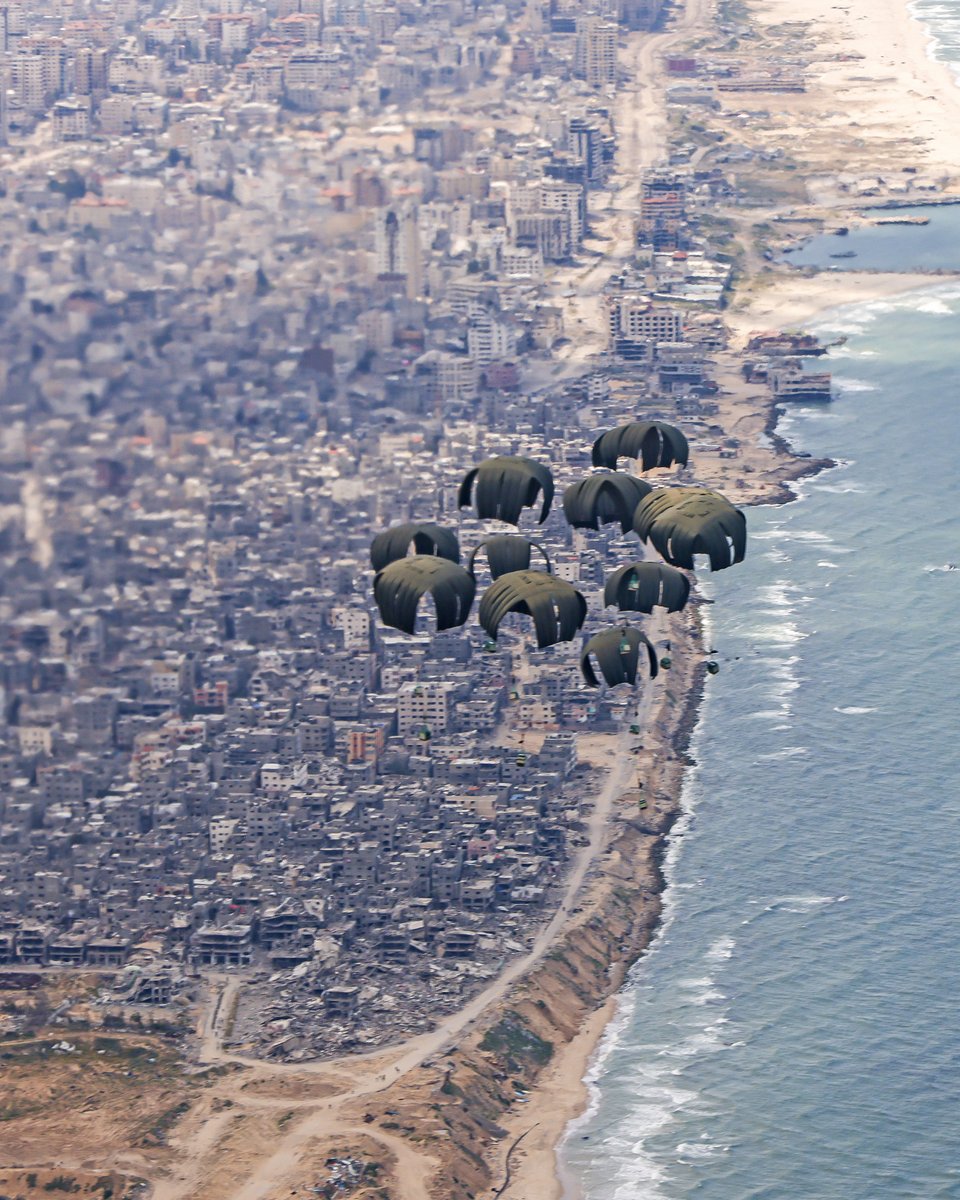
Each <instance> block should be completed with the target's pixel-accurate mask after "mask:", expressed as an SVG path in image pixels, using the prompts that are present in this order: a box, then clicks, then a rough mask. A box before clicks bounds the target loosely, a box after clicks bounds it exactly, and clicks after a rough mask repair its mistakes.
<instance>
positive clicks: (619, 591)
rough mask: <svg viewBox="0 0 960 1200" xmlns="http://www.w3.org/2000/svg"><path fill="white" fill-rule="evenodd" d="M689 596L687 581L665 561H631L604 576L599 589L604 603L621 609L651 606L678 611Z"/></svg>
mask: <svg viewBox="0 0 960 1200" xmlns="http://www.w3.org/2000/svg"><path fill="white" fill-rule="evenodd" d="M689 598H690V580H689V579H687V577H686V575H684V574H683V572H682V571H678V570H677V568H676V567H669V566H667V564H666V563H658V562H632V563H627V564H626V566H623V567H619V568H618V569H617V570H616V571H614V572H613V573H612V574H611V575H608V576H607V582H606V583H605V584H604V588H603V603H604V605H605V606H609V605H611V604H615V605H616V606H617V608H619V609H620V611H621V612H628V611H629V612H644V613H649V612H653V610H654V606H659V607H660V608H665V609H666V610H667V612H679V611H680V610H681V609H682V608H683V607H684V605H685V604H686V603H687V600H688V599H689Z"/></svg>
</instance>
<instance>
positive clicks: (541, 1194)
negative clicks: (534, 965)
mask: <svg viewBox="0 0 960 1200" xmlns="http://www.w3.org/2000/svg"><path fill="white" fill-rule="evenodd" d="M851 274H852V272H851ZM871 275H872V277H874V280H876V281H877V286H876V287H875V288H874V289H871V290H870V293H869V294H866V295H864V294H863V293H860V294H858V295H856V296H854V295H846V296H845V298H844V299H842V300H839V301H838V300H836V299H835V298H830V299H829V300H827V299H824V298H823V283H822V281H820V280H817V278H816V277H811V278H804V277H797V278H796V280H787V281H782V280H780V281H778V282H779V283H780V284H782V283H784V282H786V287H784V288H782V298H784V301H785V304H784V310H785V311H786V312H788V313H790V314H791V316H790V322H786V320H785V322H782V324H788V323H790V324H792V323H800V322H809V320H812V319H815V318H818V317H822V316H823V314H826V313H828V312H830V311H833V310H835V308H846V307H852V306H854V305H857V304H870V302H874V301H877V300H887V299H890V300H892V299H895V298H899V296H902V295H906V294H910V293H911V292H914V290H923V289H929V288H930V287H932V286H936V284H934V283H931V281H930V280H929V278H926V277H924V278H923V280H922V281H920V277H919V276H916V277H914V276H912V275H904V276H901V275H899V274H894V272H876V274H874V272H871ZM806 284H811V286H810V287H808V286H806ZM817 284H820V286H817ZM767 311H770V312H772V311H773V310H764V308H758V310H756V312H757V314H758V316H760V314H762V313H764V312H767ZM776 311H780V305H778V306H776ZM752 312H755V310H754V307H752V306H749V307H745V308H742V310H740V312H739V316H740V318H742V320H740V322H737V323H736V324H739V325H740V326H742V328H743V329H744V331H745V330H746V325H748V324H749V320H750V314H751V313H752ZM731 324H732V325H733V324H734V323H731ZM755 325H756V323H754V324H751V325H750V329H754V328H755ZM781 412H782V409H781V408H780V407H778V406H776V404H774V403H773V402H770V404H769V412H768V416H767V421H766V426H764V431H766V432H767V434H768V436H769V437H770V439H772V442H773V443H774V444H775V445H776V446H778V448H779V449H780V450H781V452H782V454H784V455H785V456H788V457H790V458H791V461H792V464H793V467H792V469H787V470H785V472H784V475H782V478H781V480H780V482H779V484H778V485H776V492H775V493H772V494H768V496H767V497H764V498H758V499H756V500H755V502H752V503H751V504H750V505H749V506H758V505H779V504H788V503H792V502H794V500H796V499H798V497H797V493H796V491H794V490H793V487H792V485H793V484H794V482H798V481H800V480H802V479H809V478H812V476H814V475H818V474H821V473H822V472H824V470H829V469H832V468H833V467H835V466H836V462H835V460H833V458H816V460H805V458H800V457H797V456H796V455H794V454H793V451H792V449H791V448H790V444H788V443H787V442H786V439H785V438H782V436H780V434H779V433H778V432H776V426H778V424H779V419H780V415H781ZM702 701H703V695H702V692H698V694H697V695H696V697H695V703H694V706H692V709H694V721H692V726H691V730H690V736H692V733H694V732H695V730H696V727H697V726H698V725H700V721H701V720H702V716H701V708H702ZM684 774H685V773H684ZM685 812H686V810H685V808H684V805H683V778H682V779H680V782H679V791H678V797H677V802H676V808H674V809H673V811H672V818H671V822H670V826H668V827H667V828H665V829H664V832H662V834H661V838H660V842H659V845H658V847H656V853H658V856H659V859H660V862H662V860H664V859H665V857H666V853H667V851H668V848H670V834H671V830H672V827H673V826H674V824H676V823H677V821H679V820H680V818H682V817H683V816H684V815H685ZM660 883H661V886H660V890H659V892H658V898H656V900H658V902H656V906H655V907H656V922H655V924H654V925H653V926H652V929H650V936H649V938H648V940H647V942H646V943H644V944H643V946H642V947H640V948H638V949H637V953H636V955H635V956H634V958H632V959H631V960H630V961H628V962H625V966H624V977H626V976H628V974H629V972H630V971H631V970H632V967H635V966H636V965H637V964H638V962H641V961H642V959H643V958H644V956H646V954H647V953H648V950H649V949H650V947H652V946H653V944H654V942H655V941H656V937H658V936H659V932H660V930H661V914H662V907H664V905H662V900H664V896H665V894H666V890H667V888H668V886H670V884H668V881H667V880H666V878H665V877H664V876H662V874H661V876H660ZM625 983H626V978H624V984H625ZM622 990H623V985H620V988H618V990H617V991H614V992H613V994H612V995H610V996H608V997H607V998H606V1000H605V1001H604V1003H602V1006H601V1007H600V1008H598V1009H595V1010H594V1013H593V1014H590V1016H589V1018H588V1019H587V1021H586V1022H584V1025H583V1027H582V1028H581V1030H580V1031H578V1032H577V1034H576V1036H575V1037H574V1038H571V1040H570V1042H569V1043H568V1045H566V1046H564V1049H563V1054H564V1063H563V1069H562V1070H558V1072H557V1075H556V1076H554V1075H553V1074H551V1075H548V1076H547V1078H546V1079H544V1080H542V1081H541V1084H540V1085H539V1086H540V1087H542V1090H544V1091H545V1093H547V1097H546V1099H547V1103H548V1105H550V1108H551V1110H553V1111H554V1116H553V1118H552V1120H550V1121H547V1122H542V1123H541V1126H540V1128H541V1129H545V1130H546V1129H550V1128H551V1127H552V1129H553V1134H554V1135H553V1139H552V1141H550V1140H548V1139H547V1138H546V1136H545V1138H542V1144H541V1145H538V1142H540V1141H541V1139H530V1138H528V1139H527V1141H526V1142H524V1145H526V1147H527V1150H528V1152H534V1153H535V1152H536V1151H538V1150H539V1151H540V1153H541V1156H542V1157H541V1159H540V1163H539V1164H538V1165H536V1168H535V1169H534V1170H533V1171H532V1178H528V1180H527V1182H526V1188H524V1189H523V1190H517V1192H515V1190H514V1187H512V1184H514V1183H516V1182H517V1175H516V1171H514V1177H512V1178H511V1186H510V1187H509V1188H508V1189H506V1190H504V1192H503V1193H500V1195H502V1196H503V1200H582V1192H581V1190H580V1188H578V1187H577V1184H576V1182H575V1181H574V1180H571V1178H570V1176H569V1174H568V1172H566V1171H564V1169H563V1166H562V1160H560V1153H562V1150H563V1145H564V1142H565V1140H566V1138H568V1135H569V1134H570V1132H571V1130H574V1132H575V1130H576V1127H577V1122H578V1121H580V1120H582V1118H583V1117H584V1116H586V1115H587V1109H588V1105H589V1100H590V1084H589V1081H588V1079H587V1076H588V1074H589V1070H590V1068H592V1066H593V1063H594V1061H595V1057H596V1055H598V1052H599V1050H600V1048H601V1044H602V1039H604V1037H605V1034H606V1032H607V1030H608V1027H610V1025H611V1022H612V1021H614V1020H616V1019H617V1016H618V1014H619V1012H620V1007H619V996H620V994H622ZM570 1074H576V1076H577V1080H576V1084H575V1085H572V1086H571V1082H570V1079H569V1075H570ZM557 1076H559V1078H557ZM558 1106H559V1108H560V1109H562V1111H563V1114H564V1115H563V1116H560V1115H557V1114H556V1110H557V1108H558ZM547 1157H548V1158H550V1163H547V1160H546V1159H547ZM532 1165H533V1164H532ZM546 1170H548V1171H550V1180H548V1181H547V1182H546V1186H542V1187H538V1186H536V1178H538V1176H539V1175H540V1172H541V1171H546Z"/></svg>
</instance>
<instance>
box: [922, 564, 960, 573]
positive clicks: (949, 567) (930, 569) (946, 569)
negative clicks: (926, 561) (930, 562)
mask: <svg viewBox="0 0 960 1200" xmlns="http://www.w3.org/2000/svg"><path fill="white" fill-rule="evenodd" d="M923 569H924V571H925V572H926V573H927V574H928V575H951V574H952V573H953V572H954V571H960V567H958V566H957V564H956V563H944V564H943V565H942V566H939V567H936V566H927V567H924V568H923Z"/></svg>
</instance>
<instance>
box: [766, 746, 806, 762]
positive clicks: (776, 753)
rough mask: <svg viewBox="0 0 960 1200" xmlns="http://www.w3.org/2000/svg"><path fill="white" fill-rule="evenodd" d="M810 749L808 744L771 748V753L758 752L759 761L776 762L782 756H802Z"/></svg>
mask: <svg viewBox="0 0 960 1200" xmlns="http://www.w3.org/2000/svg"><path fill="white" fill-rule="evenodd" d="M809 753H810V751H809V750H808V749H807V747H806V746H784V748H783V749H782V750H771V751H770V753H769V754H758V755H757V762H775V761H777V760H779V759H782V758H800V757H802V756H803V755H804V754H809Z"/></svg>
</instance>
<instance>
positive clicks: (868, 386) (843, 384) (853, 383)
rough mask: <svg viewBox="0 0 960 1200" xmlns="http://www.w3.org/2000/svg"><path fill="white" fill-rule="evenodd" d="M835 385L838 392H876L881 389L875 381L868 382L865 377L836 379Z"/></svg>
mask: <svg viewBox="0 0 960 1200" xmlns="http://www.w3.org/2000/svg"><path fill="white" fill-rule="evenodd" d="M834 387H835V388H836V389H837V391H838V392H876V391H879V390H880V389H879V388H878V387H877V385H876V384H875V383H867V381H866V380H865V379H835V380H834Z"/></svg>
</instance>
